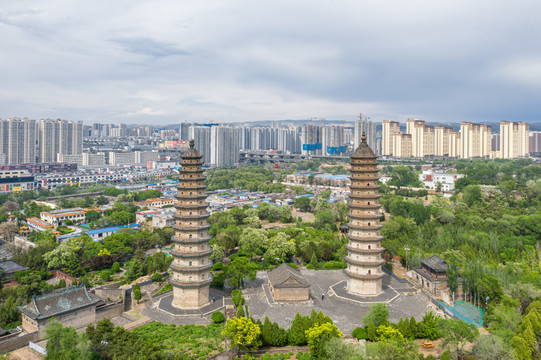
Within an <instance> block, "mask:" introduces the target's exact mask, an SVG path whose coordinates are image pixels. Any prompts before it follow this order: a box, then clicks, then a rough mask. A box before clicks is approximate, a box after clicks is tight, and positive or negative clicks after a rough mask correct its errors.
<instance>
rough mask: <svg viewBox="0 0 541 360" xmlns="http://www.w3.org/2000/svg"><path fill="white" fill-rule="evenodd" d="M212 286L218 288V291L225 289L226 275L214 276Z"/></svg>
mask: <svg viewBox="0 0 541 360" xmlns="http://www.w3.org/2000/svg"><path fill="white" fill-rule="evenodd" d="M210 286H212V287H214V288H217V289H223V288H224V273H223V272H222V273H218V274H214V275H213V277H212V283H211V284H210Z"/></svg>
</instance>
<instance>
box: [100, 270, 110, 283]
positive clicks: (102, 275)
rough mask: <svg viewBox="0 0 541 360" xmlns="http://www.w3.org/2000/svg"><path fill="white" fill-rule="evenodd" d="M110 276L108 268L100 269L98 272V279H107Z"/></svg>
mask: <svg viewBox="0 0 541 360" xmlns="http://www.w3.org/2000/svg"><path fill="white" fill-rule="evenodd" d="M110 278H111V271H110V270H102V271H101V272H100V279H101V280H103V281H109V279H110Z"/></svg>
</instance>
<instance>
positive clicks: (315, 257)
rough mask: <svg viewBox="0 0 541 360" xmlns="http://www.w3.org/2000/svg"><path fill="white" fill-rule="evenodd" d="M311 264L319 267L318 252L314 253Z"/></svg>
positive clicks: (315, 267)
mask: <svg viewBox="0 0 541 360" xmlns="http://www.w3.org/2000/svg"><path fill="white" fill-rule="evenodd" d="M310 265H312V266H313V267H314V269H317V268H318V265H319V262H318V261H317V256H316V253H315V252H314V253H312V258H311V259H310Z"/></svg>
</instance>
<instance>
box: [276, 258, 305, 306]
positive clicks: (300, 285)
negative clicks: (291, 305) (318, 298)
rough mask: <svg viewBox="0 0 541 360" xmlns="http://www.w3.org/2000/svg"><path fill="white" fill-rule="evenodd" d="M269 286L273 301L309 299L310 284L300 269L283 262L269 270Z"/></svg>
mask: <svg viewBox="0 0 541 360" xmlns="http://www.w3.org/2000/svg"><path fill="white" fill-rule="evenodd" d="M269 288H270V290H271V293H272V296H273V297H274V301H285V302H291V301H294V302H295V301H308V300H310V284H308V282H307V281H306V279H305V278H304V276H303V275H302V273H301V272H300V270H296V269H293V268H292V267H291V266H289V265H288V264H285V263H283V264H281V265H280V266H278V267H277V268H275V269H273V270H271V271H270V272H269Z"/></svg>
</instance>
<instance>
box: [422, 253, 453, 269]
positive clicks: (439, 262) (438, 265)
mask: <svg viewBox="0 0 541 360" xmlns="http://www.w3.org/2000/svg"><path fill="white" fill-rule="evenodd" d="M421 263H422V264H425V265H426V266H428V267H429V268H431V269H433V270H436V271H447V261H445V260H443V259H442V258H440V257H439V256H437V255H432V256H431V257H429V258H428V259H421Z"/></svg>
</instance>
